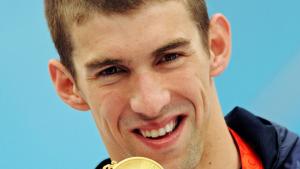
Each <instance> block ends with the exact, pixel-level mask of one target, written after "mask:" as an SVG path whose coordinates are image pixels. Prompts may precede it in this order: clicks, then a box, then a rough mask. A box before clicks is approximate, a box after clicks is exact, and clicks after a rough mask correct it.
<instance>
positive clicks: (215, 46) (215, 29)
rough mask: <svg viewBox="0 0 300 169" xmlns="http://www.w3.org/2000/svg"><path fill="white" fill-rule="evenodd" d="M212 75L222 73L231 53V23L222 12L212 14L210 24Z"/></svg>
mask: <svg viewBox="0 0 300 169" xmlns="http://www.w3.org/2000/svg"><path fill="white" fill-rule="evenodd" d="M209 26H210V27H209V41H208V42H209V51H210V56H211V59H210V61H211V62H210V63H211V64H210V75H211V77H215V76H218V75H220V74H221V73H223V72H224V71H225V69H226V68H227V66H228V64H229V61H230V54H231V30H230V24H229V22H228V20H227V19H226V17H225V16H224V15H222V14H215V15H214V16H212V18H211V20H210V25H209Z"/></svg>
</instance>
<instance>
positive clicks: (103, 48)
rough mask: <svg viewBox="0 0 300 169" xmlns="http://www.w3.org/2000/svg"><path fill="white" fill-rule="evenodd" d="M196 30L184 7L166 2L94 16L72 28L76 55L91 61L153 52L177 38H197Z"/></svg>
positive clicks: (172, 2)
mask: <svg viewBox="0 0 300 169" xmlns="http://www.w3.org/2000/svg"><path fill="white" fill-rule="evenodd" d="M191 30H192V31H191ZM195 31H197V28H196V25H195V24H194V22H193V21H192V19H191V18H190V14H189V12H188V11H187V9H186V7H185V5H184V4H183V3H182V2H178V1H165V2H159V3H151V4H148V5H145V6H144V7H142V8H140V9H137V10H136V11H134V12H133V13H130V14H124V15H122V14H112V15H101V14H97V15H94V16H93V17H92V18H90V19H89V21H87V22H86V23H85V24H83V25H79V26H73V27H72V29H71V34H72V41H73V44H74V56H75V57H82V56H83V55H84V57H85V59H92V58H93V57H96V56H101V55H105V56H108V55H109V56H116V55H118V56H120V57H121V55H122V56H124V54H126V53H131V54H142V53H143V54H145V52H147V51H148V52H149V53H150V52H151V50H154V49H155V48H157V47H159V46H162V45H163V44H164V43H166V42H168V41H172V40H173V39H174V38H176V39H178V38H184V37H191V36H194V35H195ZM96 53H97V54H96Z"/></svg>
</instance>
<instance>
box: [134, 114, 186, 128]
mask: <svg viewBox="0 0 300 169" xmlns="http://www.w3.org/2000/svg"><path fill="white" fill-rule="evenodd" d="M180 116H186V115H185V114H178V115H173V116H170V117H166V118H163V119H161V120H153V121H148V122H145V123H144V124H142V125H139V126H137V127H135V128H134V129H133V131H136V130H158V129H160V128H163V127H165V126H166V125H167V124H168V123H170V122H171V121H176V120H177V118H178V117H180Z"/></svg>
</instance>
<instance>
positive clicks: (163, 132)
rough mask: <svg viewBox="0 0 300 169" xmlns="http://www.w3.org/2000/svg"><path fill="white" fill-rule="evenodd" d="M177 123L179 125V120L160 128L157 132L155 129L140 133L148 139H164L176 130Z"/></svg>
mask: <svg viewBox="0 0 300 169" xmlns="http://www.w3.org/2000/svg"><path fill="white" fill-rule="evenodd" d="M177 123H178V121H177V120H172V121H171V122H169V123H168V124H167V125H165V126H164V127H162V128H159V129H157V130H155V129H153V130H139V132H140V133H141V134H142V135H143V136H144V137H147V138H158V137H163V136H165V135H167V134H168V133H171V132H172V131H173V130H174V129H175V127H176V125H177Z"/></svg>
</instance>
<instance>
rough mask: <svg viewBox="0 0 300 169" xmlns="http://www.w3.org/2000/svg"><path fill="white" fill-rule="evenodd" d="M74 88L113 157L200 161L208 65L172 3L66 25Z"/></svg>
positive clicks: (190, 26) (169, 164) (184, 164)
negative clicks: (71, 45)
mask: <svg viewBox="0 0 300 169" xmlns="http://www.w3.org/2000/svg"><path fill="white" fill-rule="evenodd" d="M72 38H73V42H74V49H75V50H74V64H75V69H76V72H77V82H78V89H79V91H80V93H81V95H82V97H83V98H84V100H85V101H86V102H87V103H88V105H89V107H90V109H91V111H92V113H93V116H94V118H95V121H96V124H97V127H98V129H99V131H100V133H101V136H102V139H103V141H104V143H105V144H106V147H107V149H108V152H109V154H110V156H111V158H112V159H113V160H117V161H120V160H122V159H124V158H127V157H131V156H145V157H149V158H151V159H154V160H156V161H158V162H159V163H161V164H162V165H163V166H164V167H165V168H167V169H168V168H173V169H177V168H178V169H179V168H180V169H185V168H188V169H190V168H192V167H193V166H195V165H196V164H197V163H198V162H199V161H200V158H201V154H202V151H203V141H204V140H205V132H206V126H207V123H208V120H209V113H208V112H209V106H208V102H209V100H210V92H211V88H212V87H211V86H212V84H211V78H210V69H209V68H210V60H209V56H208V54H207V52H205V49H204V48H203V46H204V45H203V44H202V40H201V37H200V35H199V32H198V29H197V27H196V25H195V23H194V22H193V21H192V19H191V18H190V15H189V13H188V11H187V10H186V8H185V6H184V5H183V4H182V3H180V2H177V1H168V2H164V3H153V4H150V5H147V6H145V7H142V8H141V9H140V10H137V11H134V12H133V13H132V14H128V15H110V16H104V15H100V14H98V15H95V16H94V17H93V18H92V19H90V20H89V21H88V22H87V23H85V24H84V25H82V26H74V27H73V28H72Z"/></svg>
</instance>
